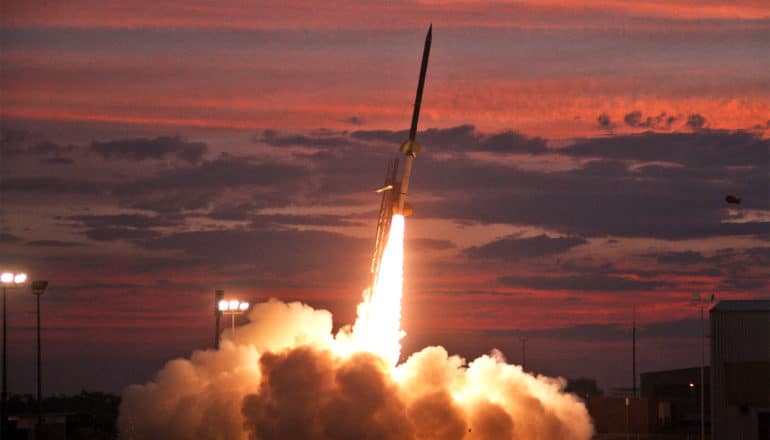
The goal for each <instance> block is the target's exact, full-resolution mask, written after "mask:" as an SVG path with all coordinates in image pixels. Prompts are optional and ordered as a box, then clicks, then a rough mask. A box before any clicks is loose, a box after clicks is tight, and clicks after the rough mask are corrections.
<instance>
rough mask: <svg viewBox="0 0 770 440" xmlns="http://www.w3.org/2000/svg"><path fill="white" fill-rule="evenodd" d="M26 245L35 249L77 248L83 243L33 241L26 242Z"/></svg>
mask: <svg viewBox="0 0 770 440" xmlns="http://www.w3.org/2000/svg"><path fill="white" fill-rule="evenodd" d="M27 245H28V246H36V247H77V246H83V243H78V242H76V241H61V240H34V241H29V242H27Z"/></svg>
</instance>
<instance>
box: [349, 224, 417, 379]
mask: <svg viewBox="0 0 770 440" xmlns="http://www.w3.org/2000/svg"><path fill="white" fill-rule="evenodd" d="M403 280H404V216H402V215H398V214H396V215H394V216H393V218H392V220H391V223H390V234H388V242H387V244H386V245H385V250H384V251H383V253H382V260H381V261H380V267H379V272H378V273H377V276H376V277H375V282H374V286H373V287H372V288H369V289H367V290H366V291H365V292H364V299H363V301H362V302H361V304H359V305H358V310H357V312H358V318H357V319H356V323H355V325H354V326H353V340H354V344H355V347H356V348H358V349H360V350H365V351H369V352H371V353H375V354H378V355H380V356H382V357H383V358H385V359H387V360H388V363H389V365H390V366H395V365H396V363H398V358H399V356H400V355H401V342H400V341H401V339H402V338H403V337H404V336H405V334H406V333H404V331H403V330H401V297H402V295H403Z"/></svg>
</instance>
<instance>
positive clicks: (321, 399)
mask: <svg viewBox="0 0 770 440" xmlns="http://www.w3.org/2000/svg"><path fill="white" fill-rule="evenodd" d="M403 263H404V218H403V216H400V215H397V216H394V218H393V222H392V229H391V233H390V236H389V239H388V243H387V245H386V248H385V251H384V253H383V258H382V263H381V266H380V272H379V273H378V275H377V277H376V282H375V285H374V288H373V289H371V290H369V289H367V290H366V291H365V292H364V296H363V301H362V302H361V303H360V304H359V305H358V318H357V320H356V323H355V325H354V326H353V327H352V333H351V328H350V327H349V326H346V327H343V328H341V329H340V331H339V332H338V333H337V335H336V337H335V336H332V319H331V314H330V313H329V312H327V311H325V310H315V309H312V308H311V307H309V306H307V305H304V304H301V303H298V302H293V303H288V304H287V303H283V302H280V301H277V300H270V301H268V302H266V303H261V304H257V305H256V306H255V307H254V308H253V310H252V311H251V313H250V315H249V319H250V322H249V323H248V324H246V325H244V326H243V327H241V328H239V329H238V330H237V331H236V332H235V333H234V334H232V335H229V336H228V337H227V338H226V339H225V340H224V341H223V343H222V347H221V349H220V350H206V351H197V352H195V353H193V355H192V356H191V358H190V359H176V360H173V361H171V362H169V363H168V364H166V366H165V367H164V368H163V369H162V370H161V371H160V372H159V373H158V374H157V375H156V377H155V380H154V381H153V382H150V383H147V384H145V385H132V386H130V387H128V388H127V389H126V390H125V392H124V394H123V400H122V404H121V408H120V418H119V429H120V433H121V438H124V439H134V438H137V439H141V438H172V439H184V438H203V439H208V438H211V439H214V438H217V439H245V438H252V439H260V440H270V439H286V438H294V439H327V438H328V439H342V438H349V439H360V438H378V439H394V440H395V439H398V440H403V439H417V438H419V439H441V440H444V439H448V440H451V439H458V440H459V439H469V440H470V439H490V440H491V439H553V440H556V439H560V440H561V439H565V440H569V439H575V440H580V439H586V440H587V439H589V438H590V437H591V435H592V433H593V428H592V425H591V421H590V418H589V416H588V413H587V411H586V408H585V406H584V405H583V404H582V403H581V402H580V401H579V400H578V398H577V397H576V396H574V395H571V394H565V393H563V392H562V389H563V388H564V386H565V381H564V380H562V379H550V378H547V377H543V376H539V377H534V376H532V375H529V374H527V373H525V372H524V371H522V369H521V367H519V366H516V365H510V364H507V363H506V362H505V359H504V358H503V356H502V354H501V353H499V352H497V351H496V350H493V351H492V352H491V353H490V354H489V355H484V356H481V357H479V358H477V359H475V360H474V361H472V362H470V363H469V364H466V362H465V360H464V359H462V358H461V357H459V356H450V355H449V354H448V353H447V351H446V350H445V349H444V348H443V347H427V348H424V349H422V350H421V351H418V352H416V353H414V354H413V355H412V356H410V357H409V359H407V360H406V362H404V363H403V364H401V365H396V364H397V362H398V359H399V355H400V351H401V345H400V340H401V338H402V337H403V336H404V332H403V331H402V330H401V297H402V290H403Z"/></svg>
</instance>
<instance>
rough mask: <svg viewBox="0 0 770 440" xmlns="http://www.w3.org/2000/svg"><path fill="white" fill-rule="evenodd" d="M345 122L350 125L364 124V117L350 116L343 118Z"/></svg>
mask: <svg viewBox="0 0 770 440" xmlns="http://www.w3.org/2000/svg"><path fill="white" fill-rule="evenodd" d="M345 122H347V123H348V124H351V125H357V126H361V125H364V118H362V117H361V116H351V117H349V118H345Z"/></svg>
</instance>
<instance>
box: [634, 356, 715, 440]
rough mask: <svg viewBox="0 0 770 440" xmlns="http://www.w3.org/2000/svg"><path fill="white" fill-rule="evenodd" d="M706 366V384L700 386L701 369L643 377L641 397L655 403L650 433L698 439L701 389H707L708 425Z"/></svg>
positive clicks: (707, 413) (707, 422)
mask: <svg viewBox="0 0 770 440" xmlns="http://www.w3.org/2000/svg"><path fill="white" fill-rule="evenodd" d="M708 372H709V367H706V375H705V377H704V379H705V382H706V383H705V384H701V383H700V377H701V376H700V366H698V367H692V368H679V369H676V370H663V371H649V372H645V373H642V374H641V384H642V385H641V391H642V398H644V399H649V400H650V401H651V402H653V406H654V413H655V414H654V418H653V420H652V423H653V427H652V428H651V432H653V433H656V434H669V435H674V434H677V435H680V436H683V437H684V436H685V435H688V434H689V437H690V438H697V436H698V434H699V433H700V409H701V407H700V396H701V392H700V391H701V386H704V387H705V393H704V395H705V397H706V402H705V404H706V405H705V408H706V414H705V416H706V417H705V418H706V426H709V423H710V422H709V420H710V414H709V411H708V408H710V406H709V396H710V392H709V391H710V386H709V377H710V375H709V374H708Z"/></svg>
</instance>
